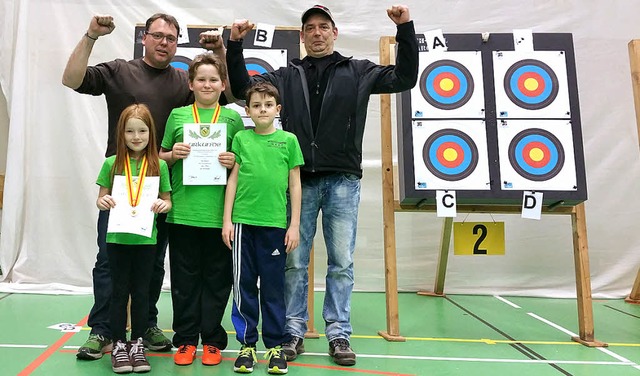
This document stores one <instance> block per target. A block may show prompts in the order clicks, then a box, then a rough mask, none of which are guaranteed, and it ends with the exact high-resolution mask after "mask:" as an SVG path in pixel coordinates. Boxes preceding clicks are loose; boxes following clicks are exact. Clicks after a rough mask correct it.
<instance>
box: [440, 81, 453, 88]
mask: <svg viewBox="0 0 640 376" xmlns="http://www.w3.org/2000/svg"><path fill="white" fill-rule="evenodd" d="M453 86H454V85H453V80H452V79H450V78H445V79H442V80H440V89H442V90H444V91H451V90H453Z"/></svg>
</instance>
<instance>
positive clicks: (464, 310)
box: [0, 292, 640, 376]
mask: <svg viewBox="0 0 640 376" xmlns="http://www.w3.org/2000/svg"><path fill="white" fill-rule="evenodd" d="M315 299H316V318H317V319H316V322H321V321H322V320H321V310H322V308H321V306H322V299H323V294H322V293H320V292H318V293H316V294H315ZM91 304H92V297H91V296H85V295H83V296H52V295H34V294H5V293H0V375H1V376H4V375H49V376H55V375H66V376H73V375H113V373H112V372H111V363H110V357H109V356H104V357H103V358H102V359H100V360H96V361H79V360H76V357H75V352H76V350H77V348H78V347H79V346H80V345H82V343H84V341H85V340H86V338H87V336H88V334H89V331H88V328H86V327H84V328H82V330H80V332H77V333H74V332H62V331H60V330H59V329H50V328H48V327H49V326H53V325H56V324H60V323H70V324H77V325H82V324H83V323H84V322H85V321H86V314H87V312H88V311H89V309H90V307H91ZM399 308H400V334H401V335H402V336H404V337H405V338H406V342H387V341H386V340H384V339H382V338H381V337H379V336H377V332H378V330H385V329H386V316H385V297H384V294H383V293H354V296H353V306H352V317H353V319H352V321H353V329H354V333H353V337H352V339H351V344H352V347H353V348H354V350H355V351H356V353H357V354H358V361H357V364H356V365H355V366H354V367H339V366H336V365H335V364H334V363H332V362H331V360H330V358H329V356H328V355H327V347H328V345H327V341H326V338H324V336H322V335H321V337H320V338H319V339H307V340H305V347H306V351H307V352H306V353H305V354H303V355H301V356H299V357H298V359H296V361H294V362H290V363H289V374H292V375H305V376H306V375H309V376H314V375H517V376H526V375H535V376H543V375H581V376H582V375H616V376H622V375H638V376H640V365H639V364H640V306H636V305H630V304H627V303H625V302H624V301H623V300H621V299H619V300H599V301H594V304H593V311H594V320H595V338H596V340H599V341H603V342H607V343H608V344H609V347H607V348H588V347H585V346H582V345H580V344H577V343H575V342H572V341H571V340H570V337H571V336H574V335H576V334H575V333H577V332H578V323H577V306H576V302H575V300H573V299H541V298H523V297H506V296H499V297H498V296H469V295H448V296H446V297H444V298H437V297H425V296H418V295H416V294H414V293H401V294H400V295H399ZM159 309H160V322H159V326H160V327H161V328H162V329H163V330H165V332H166V334H167V335H169V336H170V335H171V334H172V332H171V297H170V295H169V294H168V293H163V294H162V296H161V298H160V303H159ZM229 311H230V310H229V309H227V318H226V319H225V323H224V324H225V328H227V330H228V331H229V348H228V349H227V350H225V351H223V358H224V360H223V362H222V364H220V365H218V366H214V367H206V366H203V365H202V364H201V363H200V362H199V359H196V362H194V364H192V365H191V366H186V367H180V366H176V365H174V364H173V360H172V357H171V354H170V353H153V352H152V353H149V355H150V356H149V361H150V362H151V366H152V370H151V374H154V375H183V376H187V375H233V374H234V373H233V361H234V359H235V357H236V354H237V350H238V349H239V345H238V343H237V342H236V340H235V337H234V333H233V332H232V330H233V326H232V325H231V321H230V319H229V318H228V316H229V315H228V314H229ZM318 319H319V320H318ZM317 329H318V330H319V331H322V330H323V327H322V326H320V327H318V328H317ZM258 350H260V348H259V349H258ZM262 350H264V349H262ZM262 354H263V353H261V352H259V353H258V356H259V357H261V356H262ZM253 374H257V375H266V374H267V373H266V364H265V363H264V361H261V362H260V363H259V364H258V365H257V366H256V367H255V368H254V372H253Z"/></svg>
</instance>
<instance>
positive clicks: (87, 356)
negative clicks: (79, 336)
mask: <svg viewBox="0 0 640 376" xmlns="http://www.w3.org/2000/svg"><path fill="white" fill-rule="evenodd" d="M112 348H113V344H112V343H111V340H110V339H109V338H105V337H103V336H101V335H100V334H89V338H88V339H87V342H85V343H84V345H82V346H80V348H79V349H78V353H77V354H76V357H77V358H78V359H83V360H97V359H100V358H102V354H104V353H108V352H109V351H111V349H112Z"/></svg>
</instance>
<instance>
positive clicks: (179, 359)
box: [173, 345, 196, 366]
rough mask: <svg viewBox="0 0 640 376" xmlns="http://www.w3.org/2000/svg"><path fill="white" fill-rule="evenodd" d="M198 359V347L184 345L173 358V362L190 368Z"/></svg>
mask: <svg viewBox="0 0 640 376" xmlns="http://www.w3.org/2000/svg"><path fill="white" fill-rule="evenodd" d="M195 358H196V347H195V346H194V345H182V346H180V347H178V351H177V352H176V353H175V355H174V356H173V362H174V363H175V364H177V365H179V366H188V365H189V364H191V363H193V360H194V359H195Z"/></svg>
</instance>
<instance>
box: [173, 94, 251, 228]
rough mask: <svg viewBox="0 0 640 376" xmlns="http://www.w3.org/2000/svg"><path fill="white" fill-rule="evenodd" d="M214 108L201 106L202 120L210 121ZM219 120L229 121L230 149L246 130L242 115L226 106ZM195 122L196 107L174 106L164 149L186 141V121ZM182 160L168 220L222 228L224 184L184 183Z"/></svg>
mask: <svg viewBox="0 0 640 376" xmlns="http://www.w3.org/2000/svg"><path fill="white" fill-rule="evenodd" d="M213 112H214V109H213V108H199V109H198V115H199V116H200V121H201V122H209V121H210V120H211V118H212V116H213ZM217 122H218V123H226V124H227V150H228V151H229V150H231V141H232V140H233V136H234V135H235V134H236V133H237V132H238V131H241V130H243V129H244V124H243V123H242V119H241V118H240V114H238V113H237V112H236V111H234V110H231V109H228V108H225V107H222V108H220V115H219V116H218V121H217ZM189 123H194V119H193V113H192V106H184V107H178V108H174V109H173V111H171V114H170V115H169V119H168V120H167V127H166V128H165V132H164V139H163V140H162V148H163V149H166V150H171V149H173V145H174V144H175V143H177V142H184V133H183V130H184V127H183V125H184V124H189ZM182 161H183V160H182V159H179V160H178V161H176V163H175V164H174V165H173V166H172V167H171V188H172V192H171V201H172V203H173V207H172V209H171V211H170V212H169V214H168V215H167V222H169V223H175V224H181V225H188V226H195V227H209V228H222V215H223V212H224V191H225V186H224V185H187V186H185V185H183V184H182Z"/></svg>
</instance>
